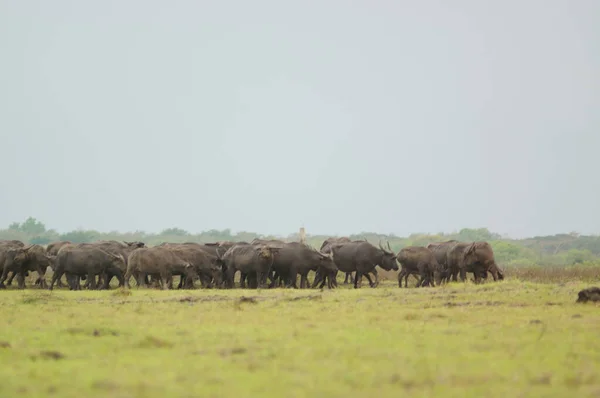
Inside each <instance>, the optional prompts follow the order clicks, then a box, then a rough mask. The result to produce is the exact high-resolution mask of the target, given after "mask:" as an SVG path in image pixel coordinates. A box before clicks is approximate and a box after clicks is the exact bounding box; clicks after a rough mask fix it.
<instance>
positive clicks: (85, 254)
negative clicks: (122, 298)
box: [50, 245, 125, 290]
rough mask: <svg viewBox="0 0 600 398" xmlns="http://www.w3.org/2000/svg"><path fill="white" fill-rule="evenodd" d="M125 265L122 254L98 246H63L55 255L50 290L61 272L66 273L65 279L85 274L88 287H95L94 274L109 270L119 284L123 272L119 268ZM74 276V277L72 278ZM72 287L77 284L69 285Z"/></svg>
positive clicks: (76, 287)
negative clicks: (115, 253)
mask: <svg viewBox="0 0 600 398" xmlns="http://www.w3.org/2000/svg"><path fill="white" fill-rule="evenodd" d="M124 267H125V258H124V257H123V256H122V255H120V254H119V255H114V254H112V253H109V252H107V251H105V250H103V249H101V248H99V247H94V246H87V247H86V246H84V247H78V246H77V245H65V246H63V247H62V248H61V249H60V250H59V252H58V256H57V257H56V267H55V270H56V271H55V272H54V275H52V283H50V290H52V289H53V288H54V283H56V281H57V280H58V279H60V277H61V276H62V275H63V274H67V280H76V279H77V278H78V277H82V276H86V277H87V280H88V281H89V282H90V283H89V288H90V289H95V288H96V276H97V275H100V274H103V273H107V272H111V273H112V274H113V275H116V276H117V278H118V279H119V284H121V285H122V284H123V274H122V272H121V270H122V269H123V268H124ZM73 277H75V278H73ZM71 288H72V289H79V282H77V286H71Z"/></svg>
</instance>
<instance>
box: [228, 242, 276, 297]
mask: <svg viewBox="0 0 600 398" xmlns="http://www.w3.org/2000/svg"><path fill="white" fill-rule="evenodd" d="M279 250H280V249H279V248H275V247H270V246H265V245H235V246H232V247H230V248H229V249H228V250H227V251H226V252H225V253H224V254H223V256H222V257H221V259H222V260H223V263H224V266H225V267H224V268H225V270H224V272H225V278H224V279H225V287H226V288H232V287H233V285H234V284H233V280H234V276H235V273H236V272H237V271H240V273H242V274H245V275H249V274H256V286H257V287H258V288H260V287H262V286H264V284H265V282H266V278H267V275H268V274H269V272H270V271H271V267H272V265H273V261H274V256H275V254H276V253H277V252H278V251H279ZM217 254H218V255H219V253H217Z"/></svg>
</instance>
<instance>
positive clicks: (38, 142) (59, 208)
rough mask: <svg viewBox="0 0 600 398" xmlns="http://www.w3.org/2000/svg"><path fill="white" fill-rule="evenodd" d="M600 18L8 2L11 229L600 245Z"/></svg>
mask: <svg viewBox="0 0 600 398" xmlns="http://www.w3.org/2000/svg"><path fill="white" fill-rule="evenodd" d="M599 26H600V1H598V0H562V1H561V0H502V1H482V0H471V1H466V0H456V1H446V0H439V1H425V0H418V1H417V0H413V1H401V0H397V1H391V0H390V1H373V0H369V1H366V0H365V1H353V2H350V1H341V0H340V1H325V0H320V1H294V2H292V1H281V0H272V1H246V0H235V1H223V0H220V1H191V0H190V1H160V2H159V1H146V0H145V1H142V0H135V1H133V0H132V1H106V0H103V1H93V2H92V1H75V0H73V1H66V0H53V1H26V0H12V1H8V0H0V50H1V61H0V135H1V136H0V137H1V140H0V147H1V153H0V169H1V170H2V174H3V181H2V185H1V187H0V227H4V226H6V225H8V224H9V223H10V222H12V221H23V220H24V219H25V218H26V217H28V216H33V217H36V218H38V219H39V220H41V221H43V222H45V223H46V225H47V226H48V227H53V228H56V229H58V230H59V231H66V230H70V229H74V228H78V227H83V228H90V229H98V230H101V231H109V230H121V231H133V230H145V231H149V232H158V231H160V230H161V229H163V228H167V227H180V228H184V229H187V230H189V231H191V232H199V231H202V230H207V229H212V228H216V229H224V228H231V229H232V230H234V231H240V230H248V231H256V232H259V233H265V234H266V233H274V234H288V233H291V232H296V231H297V228H298V227H299V226H300V225H301V224H304V225H305V227H306V229H307V232H308V233H329V234H349V233H359V232H361V231H374V232H381V233H390V232H393V233H396V234H399V235H406V234H409V233H412V232H439V231H445V232H450V231H453V230H457V229H460V228H463V227H471V228H476V227H488V228H489V229H491V230H493V231H495V232H499V233H508V234H510V235H512V236H515V237H521V236H530V235H537V234H553V233H559V232H569V231H573V230H575V231H578V232H580V233H600V176H599V173H600V164H599V160H600V159H599V152H600V28H599Z"/></svg>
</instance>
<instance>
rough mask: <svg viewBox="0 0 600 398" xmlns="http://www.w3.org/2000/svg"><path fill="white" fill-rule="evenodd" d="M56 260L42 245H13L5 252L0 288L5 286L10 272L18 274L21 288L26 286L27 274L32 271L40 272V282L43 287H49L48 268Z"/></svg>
mask: <svg viewBox="0 0 600 398" xmlns="http://www.w3.org/2000/svg"><path fill="white" fill-rule="evenodd" d="M53 262H54V257H49V256H48V255H47V254H46V250H45V249H44V248H43V247H42V246H40V245H29V246H26V247H13V248H11V249H9V250H7V251H6V252H5V254H4V266H3V270H2V277H0V288H4V287H5V286H4V281H5V280H6V278H7V276H8V273H9V272H13V275H14V274H16V275H17V281H18V286H19V289H24V288H25V276H26V275H27V274H28V273H29V272H30V271H35V272H37V274H38V283H39V284H40V286H41V287H42V288H46V287H48V285H47V284H46V278H45V275H46V270H47V269H48V267H50V266H51V265H52V264H53Z"/></svg>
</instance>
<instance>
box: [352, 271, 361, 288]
mask: <svg viewBox="0 0 600 398" xmlns="http://www.w3.org/2000/svg"><path fill="white" fill-rule="evenodd" d="M361 280H362V273H361V272H360V271H356V275H355V276H354V288H355V289H358V288H359V287H360V286H359V284H360V282H361Z"/></svg>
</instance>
